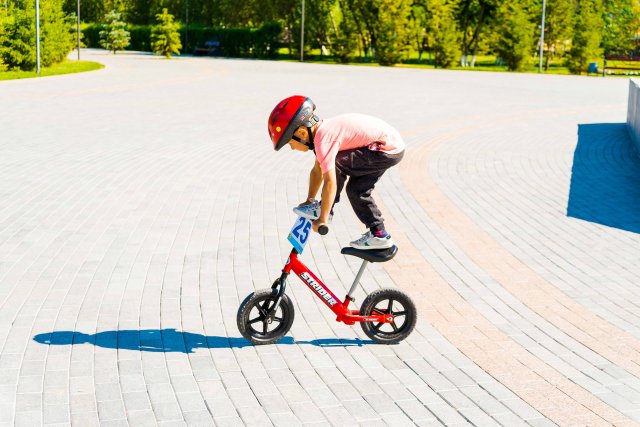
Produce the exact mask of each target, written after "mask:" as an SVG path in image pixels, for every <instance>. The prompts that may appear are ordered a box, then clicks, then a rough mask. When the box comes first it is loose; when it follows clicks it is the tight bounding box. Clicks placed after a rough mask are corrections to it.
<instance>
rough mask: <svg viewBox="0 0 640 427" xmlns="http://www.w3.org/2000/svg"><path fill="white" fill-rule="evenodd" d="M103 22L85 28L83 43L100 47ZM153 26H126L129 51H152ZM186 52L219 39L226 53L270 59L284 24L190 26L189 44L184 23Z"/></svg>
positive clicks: (235, 55)
mask: <svg viewBox="0 0 640 427" xmlns="http://www.w3.org/2000/svg"><path fill="white" fill-rule="evenodd" d="M104 28H105V25H104V24H97V23H96V24H87V25H85V26H84V27H83V30H82V33H83V42H84V44H85V45H86V46H87V47H93V48H99V47H100V31H101V30H104ZM151 28H152V26H151V25H127V31H129V33H130V34H131V44H130V45H129V47H128V48H127V49H128V50H139V51H147V52H150V51H151V42H150V40H151ZM179 31H180V39H181V40H182V44H183V46H184V47H183V49H182V52H184V53H192V52H193V51H194V49H195V48H196V47H203V46H204V44H205V42H207V41H209V40H218V41H219V42H220V49H221V52H222V55H223V56H231V57H256V58H267V57H272V56H275V55H276V52H277V51H278V47H279V45H280V42H279V39H280V33H281V32H282V27H281V26H280V24H278V23H276V22H271V23H267V24H264V25H263V26H261V27H260V28H213V27H202V26H196V25H189V27H188V34H187V36H188V43H185V40H186V38H185V32H186V31H185V26H184V25H182V26H181V27H180V30H179Z"/></svg>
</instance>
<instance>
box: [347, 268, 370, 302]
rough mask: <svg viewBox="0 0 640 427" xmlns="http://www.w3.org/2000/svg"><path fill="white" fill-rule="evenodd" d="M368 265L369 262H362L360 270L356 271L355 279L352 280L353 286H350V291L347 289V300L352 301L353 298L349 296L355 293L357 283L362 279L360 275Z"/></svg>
mask: <svg viewBox="0 0 640 427" xmlns="http://www.w3.org/2000/svg"><path fill="white" fill-rule="evenodd" d="M368 263H369V261H367V260H366V259H365V260H362V265H361V266H360V270H358V274H356V278H355V279H354V280H353V285H351V289H349V292H348V293H347V299H349V300H351V301H353V297H352V296H351V295H352V294H353V293H354V292H355V291H356V287H357V286H358V283H359V282H360V278H361V277H362V274H363V273H364V269H365V268H366V267H367V264H368Z"/></svg>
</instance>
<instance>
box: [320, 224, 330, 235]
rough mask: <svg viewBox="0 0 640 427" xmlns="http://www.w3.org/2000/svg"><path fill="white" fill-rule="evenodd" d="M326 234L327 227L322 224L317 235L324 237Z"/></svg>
mask: <svg viewBox="0 0 640 427" xmlns="http://www.w3.org/2000/svg"><path fill="white" fill-rule="evenodd" d="M328 232H329V227H328V226H326V225H324V224H322V225H321V226H320V227H318V233H320V234H321V235H322V236H324V235H325V234H327V233H328Z"/></svg>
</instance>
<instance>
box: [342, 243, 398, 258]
mask: <svg viewBox="0 0 640 427" xmlns="http://www.w3.org/2000/svg"><path fill="white" fill-rule="evenodd" d="M340 253H341V254H343V255H353V256H356V257H358V258H362V259H363V260H365V261H369V262H386V261H389V260H390V259H392V258H393V257H394V256H396V254H397V253H398V247H397V246H396V245H393V246H391V247H390V248H388V249H368V250H364V249H356V248H352V247H350V246H347V247H346V248H342V250H341V251H340Z"/></svg>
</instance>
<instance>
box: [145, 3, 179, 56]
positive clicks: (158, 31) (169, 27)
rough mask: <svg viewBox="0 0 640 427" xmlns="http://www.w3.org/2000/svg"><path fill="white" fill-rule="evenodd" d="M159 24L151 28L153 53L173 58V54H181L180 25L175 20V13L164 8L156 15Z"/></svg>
mask: <svg viewBox="0 0 640 427" xmlns="http://www.w3.org/2000/svg"><path fill="white" fill-rule="evenodd" d="M156 20H157V21H158V25H155V26H154V27H153V28H152V29H151V48H152V49H153V53H156V54H160V55H164V56H165V57H166V58H171V55H172V54H174V53H175V54H179V53H180V49H182V43H180V33H179V32H178V25H177V24H176V23H174V22H173V15H171V14H169V13H168V12H167V9H166V8H164V9H162V13H158V14H157V15H156Z"/></svg>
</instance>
